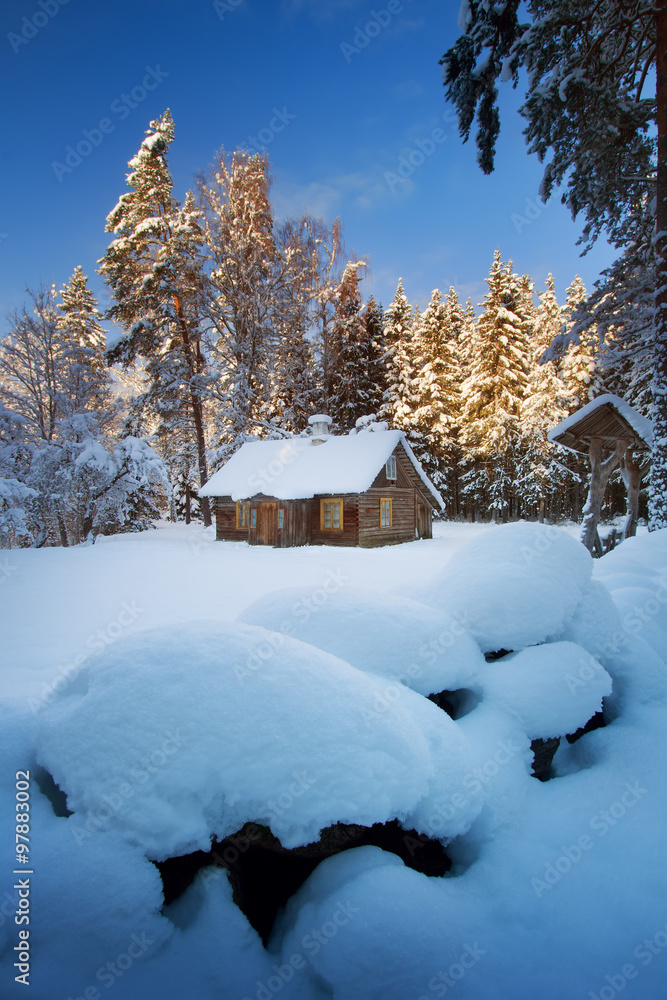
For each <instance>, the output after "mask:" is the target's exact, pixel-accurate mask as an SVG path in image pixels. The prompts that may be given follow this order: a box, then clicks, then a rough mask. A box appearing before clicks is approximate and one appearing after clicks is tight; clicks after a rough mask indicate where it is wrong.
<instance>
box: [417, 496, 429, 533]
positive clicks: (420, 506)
mask: <svg viewBox="0 0 667 1000" xmlns="http://www.w3.org/2000/svg"><path fill="white" fill-rule="evenodd" d="M417 538H432V529H431V511H430V509H429V508H428V507H427V506H426V504H425V503H423V501H422V500H418V501H417Z"/></svg>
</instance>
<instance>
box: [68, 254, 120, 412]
mask: <svg viewBox="0 0 667 1000" xmlns="http://www.w3.org/2000/svg"><path fill="white" fill-rule="evenodd" d="M57 308H58V311H59V313H60V316H59V318H58V319H57V321H56V326H57V328H58V330H59V331H60V333H61V335H62V337H63V339H64V343H65V345H66V346H65V351H66V353H67V355H68V364H67V368H68V383H69V385H68V403H67V406H68V410H69V413H76V412H78V411H80V410H82V409H89V410H96V411H97V412H98V413H99V412H100V411H102V410H103V409H110V408H111V399H110V392H111V385H112V379H111V376H110V374H109V371H108V369H107V366H106V360H105V356H104V351H105V348H106V334H105V332H104V330H103V329H102V327H101V325H100V321H101V319H102V315H101V313H100V311H99V309H98V308H97V302H96V299H95V296H94V295H93V293H92V292H91V290H90V289H89V288H88V278H87V277H86V275H85V274H84V273H83V268H82V267H81V266H80V265H79V266H78V267H76V268H75V270H74V273H73V274H72V276H71V278H70V280H69V282H68V283H67V284H66V285H64V286H63V288H62V289H61V291H60V301H59V302H58V303H57ZM110 416H111V414H110Z"/></svg>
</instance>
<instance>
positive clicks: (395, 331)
mask: <svg viewBox="0 0 667 1000" xmlns="http://www.w3.org/2000/svg"><path fill="white" fill-rule="evenodd" d="M412 326H413V316H412V310H411V308H410V305H409V303H408V300H407V298H406V296H405V292H404V291H403V279H402V278H399V281H398V287H397V288H396V294H395V295H394V299H393V302H392V303H391V305H390V306H389V308H388V309H387V311H386V314H385V327H384V339H385V344H386V352H385V359H384V364H385V367H386V371H387V388H386V389H385V392H384V399H383V402H382V407H381V409H380V414H379V416H380V419H381V420H386V421H387V423H388V424H389V426H390V427H392V428H396V430H402V431H405V432H406V433H408V434H409V433H410V431H411V430H412V426H413V424H412V414H413V411H414V396H413V391H412V379H413V375H414V363H413V358H412Z"/></svg>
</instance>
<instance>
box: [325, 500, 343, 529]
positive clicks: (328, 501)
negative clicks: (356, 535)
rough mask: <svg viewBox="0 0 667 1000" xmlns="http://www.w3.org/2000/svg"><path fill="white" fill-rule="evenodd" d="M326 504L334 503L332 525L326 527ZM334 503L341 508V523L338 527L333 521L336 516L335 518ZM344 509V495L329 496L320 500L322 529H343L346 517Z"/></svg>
mask: <svg viewBox="0 0 667 1000" xmlns="http://www.w3.org/2000/svg"><path fill="white" fill-rule="evenodd" d="M325 504H331V505H332V511H331V526H330V527H326V525H325V523H324V522H325V509H324V508H325ZM334 504H337V505H338V508H339V521H340V524H339V525H338V527H334V523H333V520H334V518H333V505H334ZM344 509H345V505H344V503H343V498H342V497H327V498H326V499H324V498H322V499H321V500H320V531H342V530H343V527H344V518H343V513H344Z"/></svg>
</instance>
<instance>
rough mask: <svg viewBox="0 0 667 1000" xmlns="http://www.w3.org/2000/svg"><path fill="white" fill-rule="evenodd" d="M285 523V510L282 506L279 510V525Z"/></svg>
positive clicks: (280, 526)
mask: <svg viewBox="0 0 667 1000" xmlns="http://www.w3.org/2000/svg"><path fill="white" fill-rule="evenodd" d="M284 524H285V511H284V510H283V508H282V507H281V508H280V509H279V510H278V527H279V528H282V527H283V525H284Z"/></svg>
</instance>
